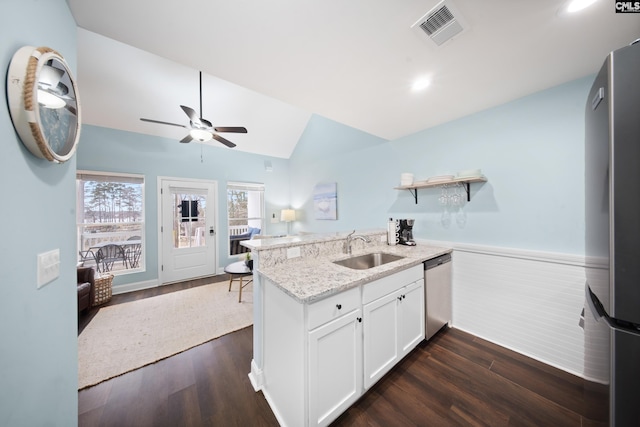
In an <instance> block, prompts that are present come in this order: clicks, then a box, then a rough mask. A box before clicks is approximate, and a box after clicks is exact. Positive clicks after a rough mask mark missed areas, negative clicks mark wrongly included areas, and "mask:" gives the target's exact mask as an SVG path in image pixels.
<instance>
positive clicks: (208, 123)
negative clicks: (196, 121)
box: [200, 118, 213, 129]
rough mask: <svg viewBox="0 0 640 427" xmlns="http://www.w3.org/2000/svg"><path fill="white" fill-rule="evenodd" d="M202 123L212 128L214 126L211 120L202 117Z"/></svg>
mask: <svg viewBox="0 0 640 427" xmlns="http://www.w3.org/2000/svg"><path fill="white" fill-rule="evenodd" d="M200 123H202V124H203V125H205V126H206V127H208V128H209V129H211V127H212V126H213V125H212V124H211V122H210V121H209V120H205V119H203V118H200Z"/></svg>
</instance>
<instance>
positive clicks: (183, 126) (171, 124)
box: [140, 119, 186, 128]
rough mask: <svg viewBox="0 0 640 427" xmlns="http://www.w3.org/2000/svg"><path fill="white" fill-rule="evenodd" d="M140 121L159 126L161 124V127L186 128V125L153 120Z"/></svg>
mask: <svg viewBox="0 0 640 427" xmlns="http://www.w3.org/2000/svg"><path fill="white" fill-rule="evenodd" d="M140 120H142V121H143V122H149V123H158V124H161V125H169V126H178V127H181V128H186V126H185V125H179V124H177V123H169V122H161V121H160V120H151V119H140Z"/></svg>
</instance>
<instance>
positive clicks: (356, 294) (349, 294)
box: [307, 287, 360, 330]
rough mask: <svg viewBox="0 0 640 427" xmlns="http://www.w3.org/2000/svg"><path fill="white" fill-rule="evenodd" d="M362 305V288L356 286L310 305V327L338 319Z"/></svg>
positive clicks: (308, 323) (308, 313)
mask: <svg viewBox="0 0 640 427" xmlns="http://www.w3.org/2000/svg"><path fill="white" fill-rule="evenodd" d="M359 307H360V288H359V287H355V288H352V289H349V290H346V291H343V292H340V293H339V294H336V295H333V296H330V297H328V298H325V299H323V300H321V301H318V302H315V303H313V304H311V305H309V308H308V312H307V315H308V317H307V326H308V329H309V330H311V329H314V328H317V327H318V326H320V325H322V324H324V323H327V322H329V321H331V320H333V319H336V318H338V317H340V316H342V315H343V314H347V313H349V312H350V311H352V310H355V309H356V308H359Z"/></svg>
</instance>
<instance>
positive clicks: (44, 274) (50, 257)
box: [37, 249, 60, 289]
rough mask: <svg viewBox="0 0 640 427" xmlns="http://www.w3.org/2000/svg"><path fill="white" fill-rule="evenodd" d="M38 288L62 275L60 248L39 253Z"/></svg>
mask: <svg viewBox="0 0 640 427" xmlns="http://www.w3.org/2000/svg"><path fill="white" fill-rule="evenodd" d="M37 276H38V289H40V288H41V287H43V286H44V285H46V284H47V283H50V282H52V281H53V280H55V279H57V278H58V277H60V249H54V250H52V251H49V252H43V253H41V254H38V268H37Z"/></svg>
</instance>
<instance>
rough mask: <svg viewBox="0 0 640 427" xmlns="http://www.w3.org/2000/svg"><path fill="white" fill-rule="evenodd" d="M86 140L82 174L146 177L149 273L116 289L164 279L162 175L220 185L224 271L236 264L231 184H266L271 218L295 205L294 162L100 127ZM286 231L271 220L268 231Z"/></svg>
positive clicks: (87, 132)
mask: <svg viewBox="0 0 640 427" xmlns="http://www.w3.org/2000/svg"><path fill="white" fill-rule="evenodd" d="M80 142H81V143H80V145H79V148H78V153H77V159H78V160H77V166H78V170H91V171H106V172H121V173H133V174H141V175H144V176H145V221H146V223H145V227H146V228H145V236H146V247H147V257H146V259H147V262H146V271H144V272H142V273H134V274H127V275H122V276H117V277H116V278H115V279H114V285H115V286H118V285H121V284H126V283H134V282H141V281H146V280H154V279H157V278H158V259H157V247H158V246H157V245H158V232H157V230H158V212H157V206H158V192H159V190H158V188H157V177H158V176H162V177H179V178H194V179H208V180H212V181H217V183H218V212H219V217H218V242H219V251H218V265H219V266H220V267H224V266H225V265H227V264H228V263H229V262H231V259H229V257H228V256H227V255H226V254H227V253H228V236H227V231H226V224H227V210H226V185H227V182H228V181H236V182H238V181H239V182H257V183H264V184H265V187H266V190H265V205H266V206H265V209H266V211H267V216H270V215H269V214H270V213H272V212H278V213H279V212H280V210H281V209H282V208H283V207H287V205H288V203H289V166H288V163H289V162H288V161H287V160H284V159H279V158H275V157H266V156H260V155H255V154H248V153H243V152H241V151H237V150H230V149H228V148H226V147H223V146H220V147H211V146H206V145H205V146H203V145H201V144H196V143H191V144H180V143H179V142H178V141H175V140H171V139H164V138H158V137H155V136H148V135H142V134H137V133H131V132H124V131H119V130H114V129H107V128H102V127H97V126H85V127H84V128H83V132H82V136H81V141H80ZM201 153H202V161H201ZM265 161H269V162H271V166H272V168H273V171H272V172H267V171H266V169H265ZM284 231H286V230H285V225H284V224H282V223H279V224H271V223H270V221H269V220H267V227H266V232H267V233H273V234H280V233H283V232H284ZM235 260H236V259H234V261H235Z"/></svg>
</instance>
